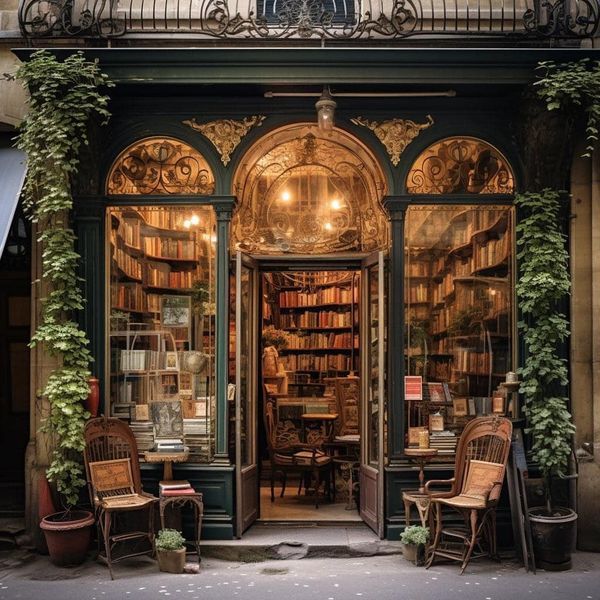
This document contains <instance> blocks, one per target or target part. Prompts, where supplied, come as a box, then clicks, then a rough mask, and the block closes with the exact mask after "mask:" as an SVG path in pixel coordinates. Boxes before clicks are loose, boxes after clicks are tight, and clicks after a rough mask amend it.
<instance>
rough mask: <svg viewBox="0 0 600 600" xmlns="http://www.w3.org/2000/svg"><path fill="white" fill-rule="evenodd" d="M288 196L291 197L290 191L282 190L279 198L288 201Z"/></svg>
mask: <svg viewBox="0 0 600 600" xmlns="http://www.w3.org/2000/svg"><path fill="white" fill-rule="evenodd" d="M290 198H291V196H290V193H289V192H283V194H281V199H282V200H283V201H284V202H289V201H290Z"/></svg>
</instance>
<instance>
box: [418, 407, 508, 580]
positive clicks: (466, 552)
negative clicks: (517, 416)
mask: <svg viewBox="0 0 600 600" xmlns="http://www.w3.org/2000/svg"><path fill="white" fill-rule="evenodd" d="M511 436H512V423H511V422H510V421H509V420H508V419H506V418H504V417H498V416H495V417H479V418H476V419H473V420H472V421H471V422H469V423H468V424H467V425H466V427H465V428H464V430H463V433H462V435H461V437H460V440H459V443H458V447H457V451H456V462H455V467H454V469H455V470H454V477H452V478H451V479H447V480H430V481H428V482H427V483H426V485H425V492H426V493H427V494H428V496H429V498H430V501H431V510H430V515H432V519H433V524H434V535H433V542H432V545H431V547H430V549H429V557H428V561H427V565H426V566H427V568H429V567H430V566H431V565H432V564H433V561H434V560H435V559H436V557H444V558H449V559H452V560H457V561H459V562H460V563H461V574H462V573H463V572H464V570H465V568H466V567H467V565H468V563H469V561H470V560H471V558H475V557H478V556H483V555H489V556H491V557H492V558H497V553H496V507H497V505H498V501H499V498H500V492H501V491H502V482H503V480H504V473H505V471H506V463H507V461H508V454H509V451H510V443H511ZM444 485H449V486H450V489H449V490H448V491H438V492H436V491H434V488H436V487H437V486H444ZM444 507H448V508H451V509H454V510H455V511H458V512H459V513H460V514H461V516H462V517H463V519H464V523H465V527H464V528H462V529H452V528H446V527H444V524H443V518H444V515H443V513H442V509H443V508H444Z"/></svg>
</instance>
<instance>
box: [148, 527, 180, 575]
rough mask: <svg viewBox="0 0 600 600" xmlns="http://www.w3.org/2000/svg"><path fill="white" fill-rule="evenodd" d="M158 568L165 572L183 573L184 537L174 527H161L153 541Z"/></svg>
mask: <svg viewBox="0 0 600 600" xmlns="http://www.w3.org/2000/svg"><path fill="white" fill-rule="evenodd" d="M155 547H156V556H157V558H158V568H159V569H160V570H161V571H163V572H165V573H176V574H180V573H183V570H184V569H185V538H184V537H183V535H181V532H179V531H177V530H176V529H161V530H160V531H159V532H158V536H157V537H156V541H155Z"/></svg>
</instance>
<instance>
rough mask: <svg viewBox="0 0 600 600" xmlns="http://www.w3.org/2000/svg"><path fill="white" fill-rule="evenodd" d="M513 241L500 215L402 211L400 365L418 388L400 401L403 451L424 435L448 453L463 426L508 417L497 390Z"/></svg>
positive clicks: (463, 209) (507, 217)
mask: <svg viewBox="0 0 600 600" xmlns="http://www.w3.org/2000/svg"><path fill="white" fill-rule="evenodd" d="M512 239H513V232H512V209H511V208H508V207H502V206H486V207H483V206H440V205H437V206H414V207H410V208H409V209H408V213H407V218H406V247H405V261H406V262H405V265H406V266H405V314H406V342H405V343H406V346H405V364H406V374H407V375H409V376H421V377H422V382H423V386H422V399H421V400H417V399H414V400H407V402H406V415H407V419H408V422H407V440H406V442H407V443H408V444H409V445H411V444H417V443H418V433H419V430H418V429H417V428H425V429H427V430H428V431H429V434H430V436H431V440H430V444H431V446H432V447H438V449H439V454H440V455H442V456H443V455H446V454H447V455H453V452H454V448H455V445H456V441H457V437H458V435H460V431H461V430H462V428H463V427H464V425H465V424H466V422H467V421H468V420H469V419H472V418H473V417H475V416H480V415H485V414H491V413H493V412H496V413H499V414H506V413H507V412H509V411H510V409H511V406H510V402H509V401H510V398H506V397H505V394H504V388H502V386H501V385H500V384H501V383H502V382H503V381H504V380H505V376H506V373H507V371H511V370H512V353H513V343H514V342H513V322H512V308H513V307H512V297H513V283H512V282H513V273H512V262H513V243H512ZM412 397H414V394H413V395H412Z"/></svg>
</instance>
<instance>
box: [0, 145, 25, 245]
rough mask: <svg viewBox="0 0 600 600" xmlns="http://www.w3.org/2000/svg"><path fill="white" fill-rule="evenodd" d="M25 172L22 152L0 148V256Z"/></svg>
mask: <svg viewBox="0 0 600 600" xmlns="http://www.w3.org/2000/svg"><path fill="white" fill-rule="evenodd" d="M26 172H27V159H26V156H25V153H24V152H22V151H21V150H17V149H16V148H0V256H2V253H3V252H4V245H5V244H6V239H7V238H8V232H9V231H10V226H11V224H12V220H13V217H14V216H15V210H16V208H17V203H18V202H19V196H20V194H21V188H22V187H23V182H24V181H25V173H26Z"/></svg>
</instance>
